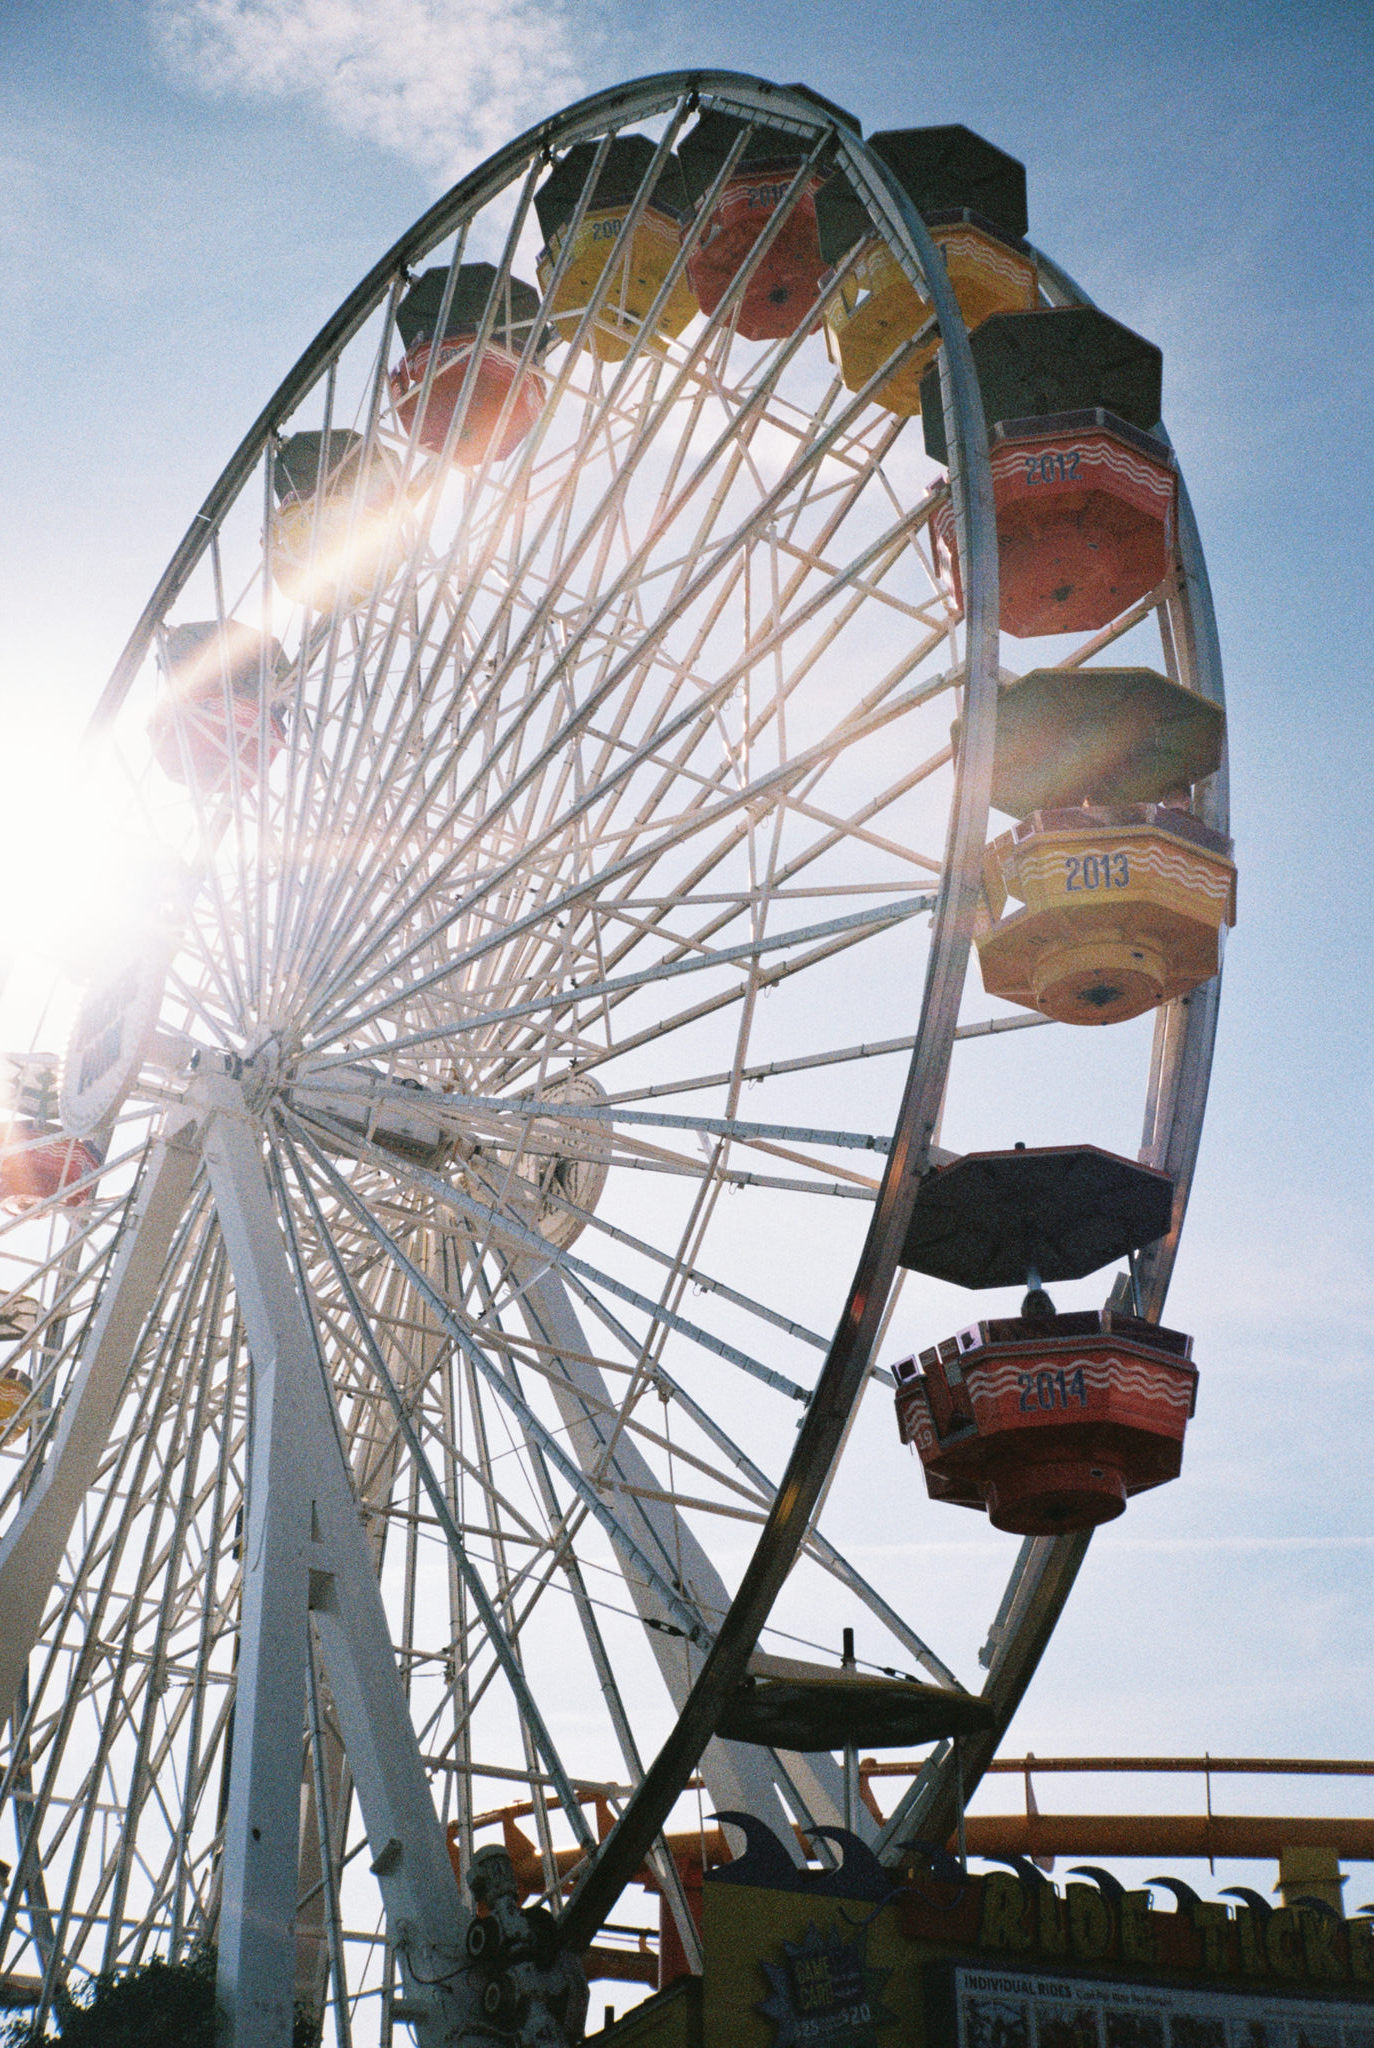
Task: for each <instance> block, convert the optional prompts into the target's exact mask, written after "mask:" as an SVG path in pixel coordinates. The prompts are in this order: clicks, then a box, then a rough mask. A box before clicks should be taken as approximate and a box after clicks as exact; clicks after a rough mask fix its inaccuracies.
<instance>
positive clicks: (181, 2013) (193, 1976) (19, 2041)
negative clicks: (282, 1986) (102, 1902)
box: [0, 1948, 320, 2048]
mask: <svg viewBox="0 0 1374 2048" xmlns="http://www.w3.org/2000/svg"><path fill="white" fill-rule="evenodd" d="M54 2018H55V2020H56V2023H57V2032H56V2034H53V2033H51V2032H44V2033H42V2034H38V2033H36V2032H35V2031H34V2029H33V2026H32V2023H31V2022H30V2021H28V2020H26V2019H22V2018H21V2019H17V2020H11V2021H10V2023H9V2024H8V2026H5V2027H0V2048H44V2044H52V2048H58V2044H60V2048H215V2036H216V2023H215V1952H214V1950H213V1949H211V1948H203V1949H198V1950H197V1951H196V1952H195V1954H194V1955H193V1956H191V1957H190V1958H189V1959H188V1960H187V1961H186V1962H184V1963H164V1962H160V1961H154V1962H150V1963H140V1964H138V1966H137V1967H136V1968H135V1969H132V1970H122V1971H119V1972H116V1973H113V1974H111V1975H110V1976H108V1977H97V1978H96V1980H95V1982H94V1984H93V1985H92V1986H91V1989H90V1992H89V1994H88V1995H87V1996H85V1997H83V1998H82V1999H80V2000H79V2001H78V2000H77V1999H74V1998H69V1997H67V1996H66V1994H65V1993H61V1992H59V1994H58V1997H57V2000H56V2011H55V2014H54ZM319 2038H320V2031H319V2023H318V2021H317V2020H316V2019H315V2018H313V2016H312V2015H311V2014H309V2013H307V2012H306V2011H305V2009H304V2008H303V2007H301V2006H297V2008H296V2022H295V2026H294V2027H293V2029H292V2036H291V2039H292V2048H317V2043H318V2041H319Z"/></svg>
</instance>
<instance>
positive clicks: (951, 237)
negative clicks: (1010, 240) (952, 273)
mask: <svg viewBox="0 0 1374 2048" xmlns="http://www.w3.org/2000/svg"><path fill="white" fill-rule="evenodd" d="M936 240H937V243H938V245H939V248H940V251H941V253H942V255H943V256H944V259H945V264H946V267H948V265H949V264H950V262H951V261H952V260H955V261H957V260H959V259H961V258H962V259H963V260H965V261H967V262H976V263H977V265H978V267H979V269H980V270H983V271H986V272H988V273H989V274H990V275H991V276H993V277H997V278H1001V279H1002V280H1003V281H1004V282H1005V283H1007V284H1009V285H1012V286H1014V287H1016V288H1017V289H1018V290H1019V289H1020V288H1021V287H1022V286H1024V285H1025V283H1026V279H1027V275H1028V274H1029V275H1030V276H1032V277H1033V276H1034V275H1035V266H1034V265H1033V264H1032V263H1031V262H1030V260H1029V259H1028V258H1027V257H1025V256H1018V255H1017V253H1016V251H1015V250H1013V249H1004V248H1002V247H1001V245H1000V244H999V243H997V242H994V241H993V240H992V238H991V236H990V235H980V234H978V233H976V232H975V231H974V230H973V229H972V228H955V229H953V230H952V232H950V233H949V234H945V233H944V232H943V231H941V232H940V233H939V234H938V235H937V237H936Z"/></svg>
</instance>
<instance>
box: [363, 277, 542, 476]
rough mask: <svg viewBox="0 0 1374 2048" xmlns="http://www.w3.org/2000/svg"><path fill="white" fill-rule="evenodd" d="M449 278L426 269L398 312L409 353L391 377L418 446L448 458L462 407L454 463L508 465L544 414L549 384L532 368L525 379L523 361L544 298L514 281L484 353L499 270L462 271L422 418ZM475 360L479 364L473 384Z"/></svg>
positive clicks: (453, 449) (400, 416) (393, 393)
mask: <svg viewBox="0 0 1374 2048" xmlns="http://www.w3.org/2000/svg"><path fill="white" fill-rule="evenodd" d="M448 280H449V274H448V271H447V270H445V269H434V270H427V271H425V273H424V275H423V276H422V277H419V278H417V279H416V281H415V283H414V284H413V285H412V286H411V288H410V290H409V291H408V292H407V293H406V295H405V297H404V298H403V299H402V301H401V303H400V305H399V306H398V307H397V309H396V325H397V327H398V328H399V329H400V331H401V339H402V340H403V341H404V343H405V345H406V349H405V354H404V356H403V357H402V358H401V361H400V362H399V363H398V364H397V366H396V368H395V369H394V370H393V371H392V372H391V374H390V378H389V383H390V386H391V397H392V403H393V404H394V405H395V407H396V416H397V418H398V419H399V420H400V422H401V425H402V426H403V427H404V428H405V430H406V432H407V433H415V432H418V437H419V442H420V446H421V447H422V448H427V449H428V450H429V451H430V453H431V454H433V455H442V454H443V452H444V448H445V446H446V445H447V444H448V439H449V429H450V427H451V426H452V424H453V419H454V415H455V413H456V412H457V411H458V408H459V404H460V402H462V403H463V413H462V418H461V420H460V421H459V424H458V430H457V433H456V434H455V436H454V438H453V444H452V446H451V447H450V449H449V459H450V460H451V461H452V462H454V463H456V464H457V466H458V467H459V468H460V469H477V468H479V467H480V466H481V464H482V463H483V462H485V461H487V460H488V459H490V460H491V461H493V462H504V460H505V459H506V457H507V456H508V455H510V454H513V453H514V451H515V449H517V448H518V447H519V445H520V443H521V442H522V441H523V440H524V438H525V436H526V435H527V434H528V433H529V431H530V429H531V428H532V427H533V425H534V423H535V421H536V420H537V419H538V418H539V415H540V413H541V412H542V411H543V409H544V399H545V396H546V389H545V384H544V379H543V378H542V377H541V376H540V375H539V372H538V371H537V370H536V369H534V367H533V366H532V365H529V364H527V365H526V368H525V371H524V374H523V376H522V375H521V374H520V362H521V357H522V354H523V352H524V349H525V345H526V343H527V341H528V339H529V333H530V328H531V326H532V324H533V322H534V318H535V315H536V314H537V313H538V310H539V294H538V292H537V291H536V290H535V289H534V286H533V285H529V284H525V283H523V282H522V281H521V279H520V278H518V277H512V278H511V279H510V280H509V282H508V284H507V286H506V288H505V290H504V291H503V292H502V294H501V296H500V301H499V303H498V305H497V309H496V317H495V320H494V321H493V322H492V324H491V327H490V329H489V333H488V338H487V340H486V341H485V342H483V343H482V344H481V347H480V351H479V348H478V334H479V332H480V330H481V328H482V326H483V325H484V323H485V321H486V314H487V306H488V301H489V300H490V297H491V292H492V288H493V285H494V284H495V282H496V271H495V269H494V268H493V266H492V265H491V264H490V263H464V264H462V265H461V266H460V267H459V271H458V275H457V278H456V279H455V280H454V285H453V291H452V294H451V296H450V298H449V307H448V312H447V314H446V315H445V317H444V331H443V334H442V336H441V337H440V339H439V343H438V360H437V362H436V364H435V370H434V381H433V383H432V385H431V386H430V392H429V398H428V401H427V403H426V405H425V409H424V414H423V417H419V412H420V398H421V393H422V389H423V386H424V380H425V373H426V371H427V370H428V368H429V362H430V357H431V355H432V354H433V352H434V347H435V335H436V332H437V329H438V325H439V318H440V314H441V313H442V312H443V300H444V293H445V288H446V286H447V284H448ZM474 358H476V365H477V367H476V369H475V370H473V371H472V374H471V379H470V380H469V370H470V368H471V365H472V363H473V361H474ZM465 393H466V396H465Z"/></svg>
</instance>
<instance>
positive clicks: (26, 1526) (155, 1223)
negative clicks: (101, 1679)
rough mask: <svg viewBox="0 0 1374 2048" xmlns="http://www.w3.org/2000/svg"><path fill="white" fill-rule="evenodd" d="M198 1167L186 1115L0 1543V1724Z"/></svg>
mask: <svg viewBox="0 0 1374 2048" xmlns="http://www.w3.org/2000/svg"><path fill="white" fill-rule="evenodd" d="M199 1163H200V1153H199V1146H198V1144H197V1142H196V1126H195V1120H194V1118H193V1117H191V1116H188V1115H186V1114H184V1113H181V1112H174V1113H173V1115H172V1116H171V1117H170V1118H169V1120H168V1124H167V1127H166V1129H165V1131H164V1133H163V1135H162V1137H160V1138H159V1139H158V1140H157V1141H156V1143H155V1144H154V1145H153V1148H152V1151H151V1154H150V1156H149V1160H148V1165H147V1169H146V1171H145V1175H144V1180H143V1185H142V1187H141V1188H140V1189H139V1190H138V1191H137V1193H136V1195H135V1197H134V1204H133V1209H132V1213H131V1214H130V1216H129V1219H128V1221H127V1223H126V1224H125V1227H124V1233H123V1241H122V1243H121V1245H120V1248H119V1250H118V1252H117V1253H116V1254H115V1259H114V1263H113V1266H112V1268H111V1271H110V1274H109V1277H108V1279H107V1280H106V1282H105V1287H104V1290H103V1293H102V1295H101V1298H100V1301H99V1302H98V1304H97V1307H96V1311H95V1315H94V1317H93V1318H92V1321H91V1327H90V1336H89V1340H88V1343H87V1346H86V1349H85V1352H84V1354H83V1356H82V1360H81V1363H80V1365H79V1366H78V1368H77V1371H76V1376H75V1378H74V1380H73V1382H72V1385H71V1388H70V1391H69V1392H68V1394H67V1396H66V1400H65V1402H64V1404H63V1409H62V1418H61V1420H60V1422H59V1423H58V1426H57V1437H56V1441H55V1442H54V1444H53V1447H52V1450H51V1452H50V1454H49V1456H48V1459H47V1461H46V1463H45V1464H44V1466H43V1468H42V1470H41V1471H40V1473H39V1475H38V1477H37V1479H36V1480H35V1481H34V1484H33V1486H32V1487H31V1488H30V1490H29V1492H28V1493H27V1494H26V1495H25V1497H24V1500H23V1502H22V1504H21V1506H20V1508H19V1511H18V1513H17V1514H16V1515H15V1517H14V1520H13V1521H12V1522H11V1523H10V1526H9V1528H8V1529H7V1530H6V1531H5V1534H4V1538H3V1540H0V1726H3V1725H4V1722H5V1721H6V1720H8V1718H9V1716H10V1715H11V1713H12V1712H13V1711H14V1705H15V1701H16V1699H17V1698H18V1697H19V1689H20V1686H21V1684H22V1682H23V1679H24V1675H25V1673H26V1671H27V1670H28V1662H29V1653H30V1651H31V1650H32V1649H33V1646H34V1644H35V1642H36V1641H37V1640H38V1632H39V1629H40V1628H41V1627H42V1622H43V1612H44V1609H45V1608H46V1606H47V1603H48V1596H49V1594H50V1593H51V1592H52V1588H53V1584H54V1582H55V1580H56V1577H57V1572H58V1568H59V1566H60V1565H61V1562H62V1556H63V1553H64V1551H65V1550H66V1547H67V1543H68V1540H69V1538H70V1536H71V1533H72V1529H73V1527H74V1525H75V1522H76V1518H77V1516H78V1514H79V1513H80V1511H81V1505H82V1502H83V1501H84V1500H85V1498H86V1495H87V1493H88V1492H89V1490H90V1488H91V1486H92V1485H93V1483H94V1481H95V1477H96V1473H97V1472H98V1470H99V1467H100V1461H101V1459H102V1457H103V1456H104V1455H105V1452H106V1450H107V1448H108V1445H109V1441H110V1431H111V1428H112V1426H113V1423H114V1418H115V1412H116V1410H117V1408H118V1406H119V1399H120V1395H121V1393H122V1392H123V1389H124V1384H125V1379H126V1375H127V1373H128V1370H129V1366H130V1363H131V1362H132V1359H133V1356H134V1352H135V1349H136V1347H137V1344H138V1339H139V1334H140V1332H141V1330H142V1328H143V1324H144V1321H145V1319H146V1317H147V1314H148V1311H149V1309H150V1307H151V1306H152V1302H153V1297H154V1293H155V1291H156V1288H157V1283H158V1279H159V1277H160V1275H161V1272H162V1267H163V1262H164V1260H165V1259H166V1257H167V1252H168V1248H169V1246H170V1245H171V1241H172V1236H173V1233H174V1231H175V1229H176V1226H177V1224H178V1223H179V1222H180V1221H181V1218H182V1217H183V1215H184V1214H185V1212H186V1205H187V1202H188V1200H189V1199H190V1194H191V1183H192V1181H193V1179H194V1178H195V1173H196V1168H197V1166H198V1165H199Z"/></svg>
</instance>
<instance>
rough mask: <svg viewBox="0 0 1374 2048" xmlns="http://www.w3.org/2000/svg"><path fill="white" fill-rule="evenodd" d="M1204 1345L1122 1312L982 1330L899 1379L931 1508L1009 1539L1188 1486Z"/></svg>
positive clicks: (1015, 1321)
mask: <svg viewBox="0 0 1374 2048" xmlns="http://www.w3.org/2000/svg"><path fill="white" fill-rule="evenodd" d="M1191 1351H1192V1339H1191V1338H1190V1337H1185V1336H1184V1335H1182V1333H1181V1332H1179V1331H1177V1330H1165V1329H1161V1328H1160V1327H1159V1326H1158V1325H1157V1324H1153V1323H1147V1322H1144V1321H1142V1320H1141V1319H1140V1318H1139V1317H1137V1316H1128V1315H1122V1314H1120V1313H1118V1312H1116V1311H1114V1310H1110V1309H1102V1310H1096V1309H1091V1310H1087V1311H1084V1312H1081V1313H1074V1314H1070V1315H1062V1316H1056V1315H1047V1316H1046V1315H1042V1316H1014V1317H1006V1318H1002V1319H998V1320H994V1321H991V1322H983V1323H975V1324H974V1325H973V1327H972V1328H971V1329H968V1330H961V1331H960V1332H959V1334H958V1336H957V1337H950V1338H947V1339H946V1340H945V1341H944V1342H943V1343H942V1344H939V1345H936V1346H934V1347H933V1348H932V1349H931V1350H929V1351H923V1352H922V1353H921V1355H920V1361H919V1365H920V1367H923V1368H924V1371H923V1372H922V1371H919V1370H918V1364H917V1361H916V1360H915V1359H908V1360H906V1361H905V1362H904V1364H903V1365H901V1366H899V1367H898V1369H897V1380H898V1385H897V1395H896V1403H897V1421H898V1428H899V1430H900V1433H901V1437H902V1441H903V1443H914V1444H915V1446H916V1449H917V1452H918V1454H919V1456H920V1459H921V1463H922V1465H923V1467H924V1468H925V1473H926V1483H927V1487H928V1490H929V1492H930V1495H931V1498H932V1499H935V1500H949V1501H955V1502H957V1503H958V1504H959V1505H961V1506H964V1507H975V1508H985V1509H986V1510H987V1515H988V1519H989V1520H990V1521H991V1522H992V1524H993V1526H994V1527H995V1528H998V1529H1007V1530H1011V1531H1012V1532H1013V1533H1015V1534H1016V1535H1020V1536H1057V1535H1061V1534H1063V1533H1064V1532H1065V1531H1067V1530H1072V1529H1091V1528H1095V1527H1096V1526H1097V1525H1098V1523H1100V1522H1108V1521H1111V1520H1113V1519H1114V1517H1116V1516H1117V1515H1119V1514H1120V1513H1121V1512H1122V1511H1123V1509H1124V1508H1125V1505H1126V1501H1127V1499H1128V1498H1129V1496H1130V1495H1132V1494H1135V1493H1143V1492H1145V1491H1146V1489H1147V1488H1149V1487H1152V1486H1161V1485H1163V1484H1164V1482H1165V1481H1166V1480H1169V1479H1176V1478H1177V1477H1178V1474H1179V1469H1180V1466H1181V1464H1182V1460H1183V1434H1184V1430H1185V1429H1186V1427H1187V1424H1188V1419H1189V1417H1190V1416H1191V1415H1192V1413H1193V1408H1194V1404H1195V1402H1196V1399H1197V1372H1196V1369H1195V1368H1194V1366H1193V1365H1192V1364H1191V1362H1190V1354H1191Z"/></svg>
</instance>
